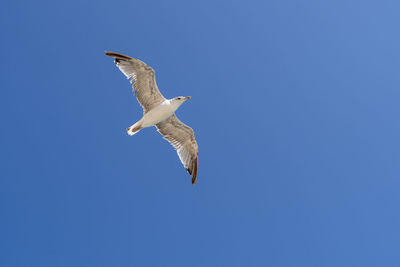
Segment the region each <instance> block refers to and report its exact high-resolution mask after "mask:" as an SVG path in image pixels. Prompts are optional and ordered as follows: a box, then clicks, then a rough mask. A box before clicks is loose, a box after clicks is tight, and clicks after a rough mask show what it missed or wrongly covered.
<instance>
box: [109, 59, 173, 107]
mask: <svg viewBox="0 0 400 267" xmlns="http://www.w3.org/2000/svg"><path fill="white" fill-rule="evenodd" d="M106 55H107V56H110V57H112V58H114V59H115V64H116V65H117V67H118V68H119V69H120V70H121V72H122V73H123V74H125V76H126V77H127V78H128V79H131V80H130V81H131V83H133V85H132V88H133V91H134V92H135V94H136V97H137V99H138V101H139V103H140V104H141V105H142V107H143V111H144V113H146V112H147V111H149V110H151V109H152V108H153V107H155V106H157V105H158V104H160V103H162V102H163V101H164V100H165V98H164V96H163V95H162V94H161V93H160V91H159V90H158V87H157V83H156V78H155V73H154V70H153V69H152V68H151V67H149V66H147V65H146V64H145V63H144V62H142V61H140V60H139V59H135V58H131V57H129V56H126V55H123V54H119V53H115V52H106Z"/></svg>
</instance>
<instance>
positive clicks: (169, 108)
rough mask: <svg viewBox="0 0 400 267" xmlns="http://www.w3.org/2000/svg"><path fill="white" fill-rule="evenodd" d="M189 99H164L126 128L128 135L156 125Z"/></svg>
mask: <svg viewBox="0 0 400 267" xmlns="http://www.w3.org/2000/svg"><path fill="white" fill-rule="evenodd" d="M189 98H190V97H178V98H173V99H166V100H165V101H164V102H162V103H161V104H159V105H157V106H155V107H154V108H152V109H151V110H149V111H148V112H147V113H145V114H144V115H143V117H142V118H141V119H140V120H139V121H138V122H136V123H135V124H133V125H132V126H131V127H129V128H127V129H126V130H127V131H128V134H129V135H134V134H135V133H137V132H139V131H140V130H141V129H143V128H146V127H151V126H155V125H156V124H157V123H159V122H162V121H163V120H165V119H168V118H169V117H170V116H171V115H172V114H174V112H175V111H176V110H177V109H178V108H179V106H180V105H182V103H183V102H185V100H187V99H189Z"/></svg>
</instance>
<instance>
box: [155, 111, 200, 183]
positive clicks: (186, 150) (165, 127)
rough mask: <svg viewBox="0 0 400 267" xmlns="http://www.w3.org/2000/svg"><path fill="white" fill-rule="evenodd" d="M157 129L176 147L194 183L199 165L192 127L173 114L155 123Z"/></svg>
mask: <svg viewBox="0 0 400 267" xmlns="http://www.w3.org/2000/svg"><path fill="white" fill-rule="evenodd" d="M156 127H157V130H158V131H159V132H160V133H161V134H162V135H163V136H164V139H166V140H168V141H169V142H170V143H171V145H172V146H173V147H174V148H175V149H176V151H177V153H178V156H179V159H180V160H181V162H182V164H183V166H184V167H185V168H186V170H187V171H188V172H189V174H190V175H192V184H195V183H196V180H197V173H198V166H199V149H198V146H197V142H196V138H195V136H194V132H193V129H192V128H190V127H189V126H187V125H185V124H184V123H182V122H181V121H180V120H179V119H178V118H177V117H176V116H175V114H174V115H172V116H171V117H169V118H168V119H166V120H164V121H162V122H160V123H158V124H156Z"/></svg>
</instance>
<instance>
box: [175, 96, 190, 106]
mask: <svg viewBox="0 0 400 267" xmlns="http://www.w3.org/2000/svg"><path fill="white" fill-rule="evenodd" d="M188 99H190V96H186V97H184V96H178V97H175V98H173V99H172V102H173V103H174V104H175V105H178V106H180V105H182V103H183V102H185V101H186V100H188Z"/></svg>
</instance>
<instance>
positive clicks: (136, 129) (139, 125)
mask: <svg viewBox="0 0 400 267" xmlns="http://www.w3.org/2000/svg"><path fill="white" fill-rule="evenodd" d="M141 129H142V120H140V121H138V122H136V123H135V124H134V125H132V126H131V127H128V128H126V130H127V132H128V134H129V135H134V134H135V133H137V132H139V131H140V130H141Z"/></svg>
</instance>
